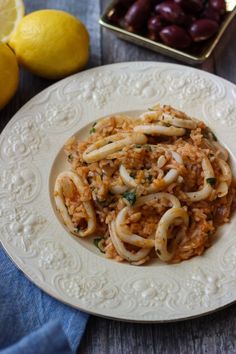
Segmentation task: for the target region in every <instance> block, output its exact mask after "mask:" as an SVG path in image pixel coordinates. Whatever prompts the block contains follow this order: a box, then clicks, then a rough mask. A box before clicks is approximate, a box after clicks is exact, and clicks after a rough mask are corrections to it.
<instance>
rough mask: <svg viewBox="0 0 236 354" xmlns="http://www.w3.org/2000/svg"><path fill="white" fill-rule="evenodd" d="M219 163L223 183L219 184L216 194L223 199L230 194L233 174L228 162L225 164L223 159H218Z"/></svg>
mask: <svg viewBox="0 0 236 354" xmlns="http://www.w3.org/2000/svg"><path fill="white" fill-rule="evenodd" d="M217 162H218V165H219V167H220V170H221V173H222V179H223V181H221V182H220V183H219V185H218V187H217V189H216V193H217V196H218V197H219V198H222V197H224V196H225V195H227V194H228V191H229V186H230V185H231V182H232V172H231V169H230V167H229V165H228V164H227V162H225V161H224V160H223V159H220V158H218V159H217Z"/></svg>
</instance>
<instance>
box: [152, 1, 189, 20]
mask: <svg viewBox="0 0 236 354" xmlns="http://www.w3.org/2000/svg"><path fill="white" fill-rule="evenodd" d="M155 11H156V13H157V14H159V15H160V16H161V17H162V19H163V20H166V21H167V22H170V23H177V24H181V23H183V22H184V21H185V18H186V15H185V13H184V12H183V10H182V9H181V7H180V6H179V5H178V4H176V3H175V2H173V1H165V2H162V3H161V4H159V5H157V6H156V7H155Z"/></svg>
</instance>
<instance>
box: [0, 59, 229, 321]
mask: <svg viewBox="0 0 236 354" xmlns="http://www.w3.org/2000/svg"><path fill="white" fill-rule="evenodd" d="M157 102H160V103H162V104H171V105H173V106H175V107H176V108H179V109H182V110H184V111H185V112H187V113H189V114H190V115H193V116H196V117H198V118H200V119H202V120H204V121H206V123H207V124H208V125H209V126H210V127H211V128H212V130H214V132H215V133H216V135H217V136H218V138H219V140H220V141H221V142H224V144H225V145H226V146H227V148H228V149H229V150H230V151H231V157H232V164H233V165H234V166H235V156H236V140H235V134H236V87H235V86H234V85H232V84H231V83H229V82H227V81H225V80H223V79H221V78H219V77H216V76H214V75H211V74H208V73H206V72H203V71H199V70H196V69H192V68H188V67H184V66H179V65H172V64H166V63H153V62H134V63H122V64H114V65H109V66H104V67H99V68H96V69H91V70H88V71H84V72H82V73H80V74H76V75H74V76H71V77H69V78H67V79H65V80H62V81H60V82H58V83H56V84H55V85H53V86H51V87H49V88H48V89H46V90H45V91H43V92H41V93H40V94H39V95H37V96H36V97H34V98H33V99H32V100H30V101H29V102H28V103H27V104H26V105H25V106H24V107H22V108H21V109H20V110H19V112H17V114H16V115H15V116H14V117H13V118H12V120H11V121H10V122H9V124H8V125H7V126H6V128H5V129H4V131H3V133H2V135H1V138H0V167H1V168H0V238H1V242H2V244H3V246H4V248H5V249H6V251H7V253H8V254H9V256H10V257H11V258H12V259H13V261H14V262H15V263H16V265H17V266H18V267H19V268H20V269H22V271H23V272H24V273H25V274H26V275H27V276H28V277H29V278H30V279H31V280H32V281H33V282H34V283H35V284H36V285H37V286H39V287H40V288H42V289H43V290H44V291H46V292H47V293H48V294H50V295H52V296H54V297H55V298H57V299H59V300H61V301H63V302H65V303H68V304H70V305H72V306H74V307H76V308H79V309H82V310H84V311H87V312H91V313H95V314H97V315H102V316H107V317H112V318H117V319H121V320H129V321H140V322H141V321H145V322H151V321H154V322H157V321H171V320H172V321H173V320H179V319H184V318H188V317H194V316H199V315H202V314H205V313H208V312H211V311H214V310H216V309H218V308H220V307H223V306H225V305H227V304H229V303H231V302H233V301H235V300H236V217H233V218H232V221H231V223H230V224H228V225H227V226H224V227H223V228H221V230H220V236H219V237H218V238H217V240H216V242H215V243H214V245H213V246H212V247H211V248H210V249H209V250H208V251H207V252H205V254H204V256H201V257H195V258H193V259H191V260H189V261H186V262H182V263H181V264H178V265H167V264H162V263H160V262H153V263H151V264H150V265H146V266H141V267H135V266H131V265H129V264H125V263H116V262H114V261H111V260H107V259H105V258H104V257H103V255H102V254H101V253H99V251H98V250H96V249H95V247H94V246H93V245H92V244H91V243H90V242H89V241H87V240H78V239H76V238H74V237H73V236H71V235H70V234H68V233H67V231H66V229H65V228H64V227H63V226H62V224H61V223H60V221H59V220H58V218H57V217H56V215H55V211H54V206H53V203H52V198H51V195H50V190H51V188H52V183H53V180H54V179H55V175H56V173H57V172H58V171H60V170H62V169H63V168H64V167H65V163H64V161H63V160H62V159H59V158H58V156H60V154H61V152H60V151H61V148H62V146H63V144H64V142H65V141H66V140H67V138H68V137H70V136H71V135H73V134H75V133H76V132H79V133H78V135H79V136H83V134H84V132H85V130H81V129H82V128H83V127H85V126H87V125H88V124H89V123H91V122H92V121H95V120H96V119H98V118H99V117H102V116H106V115H109V114H111V113H114V112H124V111H133V110H144V109H146V108H148V107H150V106H151V105H153V104H155V103H157ZM58 154H59V155H58Z"/></svg>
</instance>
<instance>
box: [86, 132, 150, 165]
mask: <svg viewBox="0 0 236 354" xmlns="http://www.w3.org/2000/svg"><path fill="white" fill-rule="evenodd" d="M146 142H147V137H146V136H145V135H144V134H141V133H118V134H114V135H111V136H107V137H105V138H103V139H100V140H99V141H96V142H95V143H93V144H92V145H90V146H89V147H88V148H87V149H86V150H85V151H84V153H83V159H84V161H85V162H87V163H92V162H96V161H99V160H101V159H104V158H105V157H107V156H108V155H110V154H113V153H115V152H117V151H119V150H121V149H123V148H124V147H125V146H127V145H131V144H145V143H146Z"/></svg>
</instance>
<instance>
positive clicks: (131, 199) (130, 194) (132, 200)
mask: <svg viewBox="0 0 236 354" xmlns="http://www.w3.org/2000/svg"><path fill="white" fill-rule="evenodd" d="M123 198H125V199H126V200H127V201H128V202H129V204H130V205H134V203H135V202H136V194H135V192H129V191H127V192H125V193H124V194H123Z"/></svg>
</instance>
